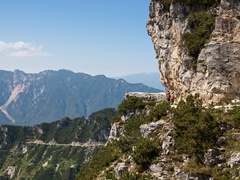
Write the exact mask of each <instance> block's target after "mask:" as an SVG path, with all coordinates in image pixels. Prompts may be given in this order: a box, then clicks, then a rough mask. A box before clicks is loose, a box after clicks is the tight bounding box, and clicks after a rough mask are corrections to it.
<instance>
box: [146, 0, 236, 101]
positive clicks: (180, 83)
mask: <svg viewBox="0 0 240 180" xmlns="http://www.w3.org/2000/svg"><path fill="white" fill-rule="evenodd" d="M210 9H211V10H213V9H214V10H216V13H217V16H216V19H215V28H214V30H213V32H212V39H211V40H210V42H209V43H208V44H205V46H204V47H203V48H202V49H201V51H200V54H199V56H198V58H197V67H196V69H192V68H191V67H190V63H191V62H192V61H193V58H192V57H190V56H189V55H188V53H187V52H186V50H185V49H184V48H183V47H182V42H181V35H182V34H183V33H184V32H187V31H191V29H190V28H191V27H190V25H189V22H188V18H187V16H188V15H189V14H190V13H191V12H196V11H200V10H206V11H208V10H210ZM149 10H150V14H149V19H148V22H147V31H148V34H149V35H150V36H151V38H152V42H153V44H154V49H155V51H156V58H157V59H158V62H159V70H160V72H161V82H162V84H163V85H164V86H166V88H168V89H170V90H172V91H174V92H175V94H176V95H177V98H179V99H180V98H184V97H186V96H187V95H188V94H189V93H191V94H195V93H199V94H200V96H201V98H203V100H204V102H205V103H210V102H219V101H221V100H229V99H239V96H240V1H239V0H221V1H220V3H218V4H215V6H214V7H211V8H209V7H208V8H206V7H204V6H201V5H197V6H194V5H186V4H184V3H172V4H170V5H163V4H161V2H159V1H152V2H151V3H150V8H149Z"/></svg>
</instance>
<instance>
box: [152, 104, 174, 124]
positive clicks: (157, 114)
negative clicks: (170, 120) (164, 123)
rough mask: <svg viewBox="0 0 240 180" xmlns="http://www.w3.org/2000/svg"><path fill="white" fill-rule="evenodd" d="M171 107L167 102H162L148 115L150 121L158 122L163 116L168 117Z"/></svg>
mask: <svg viewBox="0 0 240 180" xmlns="http://www.w3.org/2000/svg"><path fill="white" fill-rule="evenodd" d="M170 108H171V106H170V104H169V102H167V101H162V102H161V103H159V104H158V105H156V106H155V107H154V108H153V109H152V110H151V111H150V112H149V115H148V120H149V121H158V120H159V119H161V118H162V117H163V116H166V115H167V114H168V111H169V110H170Z"/></svg>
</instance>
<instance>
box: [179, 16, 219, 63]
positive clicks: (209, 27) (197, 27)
mask: <svg viewBox="0 0 240 180" xmlns="http://www.w3.org/2000/svg"><path fill="white" fill-rule="evenodd" d="M188 21H189V24H190V28H191V29H193V32H192V33H191V32H185V33H183V34H182V36H181V40H182V42H183V47H184V48H185V49H186V50H187V52H188V54H189V56H192V57H194V58H196V59H197V57H198V55H199V53H200V51H201V49H202V48H203V47H204V44H205V43H207V42H208V41H209V39H210V38H211V33H212V31H213V29H214V25H215V15H214V14H213V13H210V12H206V11H199V12H194V13H191V14H190V15H189V16H188ZM192 66H196V65H194V64H192Z"/></svg>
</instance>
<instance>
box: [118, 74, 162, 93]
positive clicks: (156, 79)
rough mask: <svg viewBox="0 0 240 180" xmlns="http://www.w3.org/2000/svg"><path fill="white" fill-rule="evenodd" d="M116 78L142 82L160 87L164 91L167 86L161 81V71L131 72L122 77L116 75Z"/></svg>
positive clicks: (130, 81)
mask: <svg viewBox="0 0 240 180" xmlns="http://www.w3.org/2000/svg"><path fill="white" fill-rule="evenodd" d="M114 78H115V79H120V78H121V79H124V80H125V81H127V82H129V83H142V84H145V85H146V86H149V87H153V88H156V89H160V90H162V91H164V90H165V87H164V86H163V85H162V83H161V82H160V73H158V72H152V73H136V74H129V75H126V76H121V77H114Z"/></svg>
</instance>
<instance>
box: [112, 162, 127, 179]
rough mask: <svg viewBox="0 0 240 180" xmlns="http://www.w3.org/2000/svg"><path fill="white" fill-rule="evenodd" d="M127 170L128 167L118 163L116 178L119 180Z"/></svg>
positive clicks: (115, 170) (115, 169)
mask: <svg viewBox="0 0 240 180" xmlns="http://www.w3.org/2000/svg"><path fill="white" fill-rule="evenodd" d="M126 170H127V166H126V164H125V163H124V162H123V163H118V164H117V166H116V167H115V168H114V172H115V177H116V178H117V179H119V178H120V177H121V176H122V174H123V173H124V172H125V171H126Z"/></svg>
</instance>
